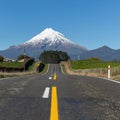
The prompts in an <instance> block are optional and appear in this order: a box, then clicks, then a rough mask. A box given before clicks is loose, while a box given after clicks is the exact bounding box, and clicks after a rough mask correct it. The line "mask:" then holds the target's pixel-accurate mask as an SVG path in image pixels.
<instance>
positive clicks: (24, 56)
mask: <svg viewBox="0 0 120 120" xmlns="http://www.w3.org/2000/svg"><path fill="white" fill-rule="evenodd" d="M29 58H30V57H29V56H27V55H19V56H18V60H23V59H29Z"/></svg>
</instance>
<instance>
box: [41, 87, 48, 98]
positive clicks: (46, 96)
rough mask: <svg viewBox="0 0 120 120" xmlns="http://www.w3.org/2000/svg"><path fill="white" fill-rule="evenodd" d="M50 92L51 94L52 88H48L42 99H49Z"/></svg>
mask: <svg viewBox="0 0 120 120" xmlns="http://www.w3.org/2000/svg"><path fill="white" fill-rule="evenodd" d="M49 92H50V88H49V87H46V88H45V91H44V93H43V96H42V98H49Z"/></svg>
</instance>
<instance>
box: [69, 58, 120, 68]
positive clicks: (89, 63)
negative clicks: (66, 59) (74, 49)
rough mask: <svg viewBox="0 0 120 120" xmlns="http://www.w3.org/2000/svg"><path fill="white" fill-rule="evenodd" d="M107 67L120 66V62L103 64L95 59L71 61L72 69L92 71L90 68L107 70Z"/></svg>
mask: <svg viewBox="0 0 120 120" xmlns="http://www.w3.org/2000/svg"><path fill="white" fill-rule="evenodd" d="M108 65H110V66H111V68H112V67H116V66H120V62H104V61H101V60H97V59H88V60H77V61H71V67H72V69H75V70H78V69H92V68H107V67H108Z"/></svg>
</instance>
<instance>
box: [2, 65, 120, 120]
mask: <svg viewBox="0 0 120 120" xmlns="http://www.w3.org/2000/svg"><path fill="white" fill-rule="evenodd" d="M52 101H53V102H52ZM54 113H56V114H55V115H54ZM119 113H120V84H119V83H114V82H111V81H108V80H104V79H100V78H93V77H83V76H75V75H65V74H63V73H62V71H61V67H60V65H59V64H51V65H50V67H49V70H48V72H47V73H46V74H44V75H33V76H25V77H18V78H7V79H1V80H0V120H120V114H119ZM51 116H52V117H51Z"/></svg>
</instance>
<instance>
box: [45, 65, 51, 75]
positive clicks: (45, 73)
mask: <svg viewBox="0 0 120 120" xmlns="http://www.w3.org/2000/svg"><path fill="white" fill-rule="evenodd" d="M49 68H50V64H48V68H47V71H46V72H45V73H44V74H43V75H45V74H47V73H48V71H49Z"/></svg>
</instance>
